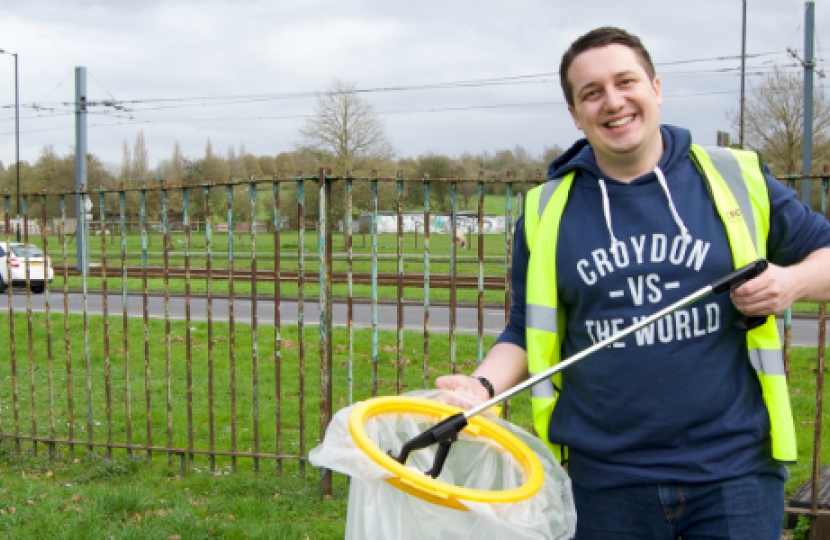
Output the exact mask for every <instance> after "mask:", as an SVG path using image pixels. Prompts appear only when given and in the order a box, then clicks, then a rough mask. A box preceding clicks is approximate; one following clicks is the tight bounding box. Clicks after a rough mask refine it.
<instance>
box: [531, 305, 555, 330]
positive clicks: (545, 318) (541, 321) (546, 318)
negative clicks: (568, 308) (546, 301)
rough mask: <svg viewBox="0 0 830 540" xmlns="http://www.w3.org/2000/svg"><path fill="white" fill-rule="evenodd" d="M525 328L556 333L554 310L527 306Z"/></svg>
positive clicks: (545, 307)
mask: <svg viewBox="0 0 830 540" xmlns="http://www.w3.org/2000/svg"><path fill="white" fill-rule="evenodd" d="M525 317H526V320H525V326H526V327H527V328H533V329H534V330H544V331H545V332H550V333H552V334H555V333H556V308H553V307H550V306H540V305H538V304H527V310H526V312H525Z"/></svg>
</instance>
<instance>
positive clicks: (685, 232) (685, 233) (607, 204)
mask: <svg viewBox="0 0 830 540" xmlns="http://www.w3.org/2000/svg"><path fill="white" fill-rule="evenodd" d="M654 174H655V175H656V176H657V181H658V182H659V183H660V186H661V187H662V188H663V192H665V194H666V199H668V201H669V210H670V211H671V215H672V217H673V218H674V222H675V223H676V224H677V227H678V228H679V229H680V235H681V236H682V237H683V240H684V241H685V242H690V241H691V240H692V236H691V235H690V234H689V229H687V228H686V225H685V224H684V223H683V220H682V219H681V218H680V214H678V213H677V208H675V206H674V201H673V200H672V198H671V192H670V191H669V186H668V185H667V184H666V177H665V176H664V175H663V171H661V170H660V167H654ZM599 190H600V191H601V192H602V213H603V214H604V215H605V225H606V226H607V227H608V234H609V236H611V251H614V250H615V249H616V248H617V244H622V242H620V241H619V240H617V237H616V236H614V228H613V227H612V225H611V199H609V197H608V188H606V187H605V180H603V179H602V178H600V179H599Z"/></svg>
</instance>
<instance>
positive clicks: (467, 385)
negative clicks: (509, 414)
mask: <svg viewBox="0 0 830 540" xmlns="http://www.w3.org/2000/svg"><path fill="white" fill-rule="evenodd" d="M435 387H436V388H438V389H440V390H446V391H447V392H452V393H456V394H463V397H464V398H465V399H464V400H463V401H464V403H456V402H453V403H452V404H453V405H456V406H458V407H462V408H465V409H466V408H469V407H471V406H475V405H478V404H479V403H483V402H485V401H487V400H488V399H490V394H489V393H488V392H487V389H486V388H484V385H482V384H481V382H480V381H479V380H477V379H474V378H472V377H469V376H467V375H444V376H443V377H438V378H437V379H435ZM467 397H469V399H466V398H467Z"/></svg>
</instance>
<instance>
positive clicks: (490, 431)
mask: <svg viewBox="0 0 830 540" xmlns="http://www.w3.org/2000/svg"><path fill="white" fill-rule="evenodd" d="M458 412H461V409H459V408H457V407H453V406H452V405H448V404H446V403H440V402H437V401H430V400H427V399H421V398H414V397H406V396H397V397H378V398H372V399H369V400H366V401H363V402H361V403H359V404H357V405H356V406H355V408H354V410H353V411H352V413H351V415H350V416H349V431H350V432H351V435H352V437H353V438H354V441H355V443H357V446H358V447H359V448H360V449H361V450H363V451H364V452H366V454H367V455H368V456H369V457H370V458H372V460H373V461H375V462H376V463H377V464H378V465H380V466H381V467H383V468H384V469H386V470H387V471H388V472H389V473H391V474H392V476H391V477H390V478H387V479H386V481H387V482H389V483H390V484H392V485H393V486H395V487H396V488H398V489H400V490H402V491H405V492H406V493H409V494H410V495H412V496H414V497H418V498H420V499H424V500H426V501H429V502H431V503H433V504H437V505H440V506H446V507H448V508H454V509H456V510H462V511H465V512H466V511H467V507H466V506H464V504H462V502H461V501H470V502H481V503H514V502H519V501H523V500H525V499H528V498H530V497H532V496H533V495H535V494H536V492H538V491H539V489H540V488H541V487H542V483H543V481H544V470H543V469H542V463H541V462H540V461H539V458H538V457H537V456H536V454H534V453H533V451H532V450H531V449H530V448H528V447H527V445H526V444H524V443H523V442H522V441H521V440H519V439H518V438H517V437H516V436H515V435H513V434H512V433H510V432H509V431H508V430H506V429H504V428H503V427H501V426H499V425H498V424H496V423H495V422H492V421H491V420H488V419H486V418H484V417H481V416H473V417H472V418H470V419H469V420H468V424H467V427H465V428H464V429H463V431H465V432H467V433H468V434H469V435H471V436H482V437H486V438H489V439H491V440H493V441H494V442H496V443H498V444H500V445H501V447H502V448H504V449H505V451H507V452H508V453H509V454H511V455H512V456H513V457H514V458H515V459H516V461H517V462H518V463H519V465H520V466H521V467H522V470H523V472H524V476H525V483H524V484H523V485H522V486H520V487H518V488H514V489H507V490H494V491H485V490H478V489H469V488H464V487H460V486H455V485H452V484H448V483H446V482H440V481H438V480H435V479H433V478H430V477H429V476H427V475H425V474H423V473H422V472H419V471H415V470H412V469H410V468H407V467H405V466H403V465H401V464H400V463H398V462H397V461H396V460H395V459H393V458H391V457H390V456H389V455H387V454H386V452H384V451H383V450H381V449H380V448H378V447H377V446H376V445H375V443H374V442H373V441H372V440H371V439H370V438H369V436H368V435H367V434H366V430H365V429H364V426H365V425H366V422H367V421H368V420H369V419H371V418H373V417H375V416H380V415H382V414H398V415H403V414H422V415H426V416H431V417H435V418H436V419H437V420H438V421H441V420H444V419H445V418H448V417H450V416H452V415H453V414H456V413H458Z"/></svg>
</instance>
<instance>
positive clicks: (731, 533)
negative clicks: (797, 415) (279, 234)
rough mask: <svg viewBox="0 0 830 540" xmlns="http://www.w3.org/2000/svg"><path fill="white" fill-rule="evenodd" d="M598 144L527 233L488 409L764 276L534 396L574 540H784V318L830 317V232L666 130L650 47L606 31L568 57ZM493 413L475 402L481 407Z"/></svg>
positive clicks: (524, 225)
mask: <svg viewBox="0 0 830 540" xmlns="http://www.w3.org/2000/svg"><path fill="white" fill-rule="evenodd" d="M559 74H560V81H561V85H562V90H563V92H564V94H565V99H566V101H567V103H568V110H569V111H570V113H571V117H572V118H573V121H574V123H575V124H576V127H577V128H578V129H579V130H581V131H582V132H583V134H584V136H585V138H584V139H581V140H579V141H577V142H576V143H575V144H574V145H573V146H572V147H571V148H570V149H569V150H568V151H566V152H565V153H564V154H563V155H561V156H560V157H559V158H557V159H556V160H555V161H553V163H551V164H550V167H549V169H548V175H547V178H548V182H546V183H545V184H544V185H542V186H539V187H537V188H535V189H534V190H532V191H531V192H529V193H528V196H527V197H526V206H525V210H524V215H523V217H522V218H521V219H519V220H518V221H517V224H516V234H515V237H516V241H515V244H514V253H513V274H512V280H513V296H512V306H511V311H510V320H509V323H508V324H507V326H506V328H505V329H504V331H503V332H502V334H501V335H500V337H499V338H498V340H497V342H496V344H495V345H494V346H493V347H492V348H491V349H490V351H489V352H488V354H487V356H486V358H485V359H484V360H483V362H482V363H481V365H479V366H478V367H477V368H476V369H475V371H474V372H473V373H472V374H471V375H470V376H467V375H446V376H443V377H439V378H438V379H437V380H436V386H437V387H438V388H441V389H445V390H452V391H460V392H466V393H468V394H470V395H475V396H476V398H477V399H479V400H481V401H483V400H486V399H489V398H490V397H492V396H493V395H494V394H498V393H501V392H503V391H505V390H507V389H509V388H510V387H512V386H514V385H516V384H517V383H519V382H521V381H522V380H525V379H526V378H527V377H528V376H532V375H534V374H536V373H541V372H543V371H545V370H546V369H548V368H549V367H550V366H552V365H555V364H557V363H558V362H559V361H560V360H563V359H565V358H568V357H570V356H572V355H573V354H575V353H578V352H579V351H581V350H584V349H586V348H587V347H589V346H591V345H592V344H593V343H596V342H599V341H601V340H603V339H606V338H608V337H609V336H612V335H614V333H615V332H617V331H619V330H621V329H622V328H624V327H626V326H630V325H631V324H634V323H636V322H637V321H639V320H641V319H643V318H644V317H646V316H648V315H650V314H651V313H654V312H656V311H658V310H659V309H661V308H664V307H666V306H667V305H670V304H671V303H673V302H675V301H677V300H679V299H680V298H682V297H683V296H685V295H687V294H688V293H689V292H692V291H695V290H697V289H699V288H701V287H704V286H706V285H707V284H709V283H711V282H712V281H714V280H715V279H717V278H718V277H720V276H723V275H725V274H727V273H728V272H730V271H732V270H733V269H735V268H739V267H741V266H743V265H744V264H747V263H749V262H751V261H753V260H756V259H758V258H765V259H767V260H768V261H769V263H770V264H769V267H768V268H767V270H766V271H764V272H763V273H762V274H761V275H759V276H758V277H756V278H755V279H753V280H750V281H748V282H747V283H745V284H744V285H742V286H741V287H739V288H737V289H736V290H734V291H733V292H732V293H731V294H730V295H717V296H716V297H709V298H704V299H702V300H699V301H698V302H696V303H694V304H691V305H689V306H687V307H684V308H682V309H679V310H677V311H675V312H674V313H672V314H671V315H669V316H667V317H664V318H662V319H660V320H659V321H657V322H655V323H654V324H652V325H649V326H647V327H645V328H643V329H641V330H639V331H637V332H636V333H634V334H633V335H630V336H627V337H625V338H624V339H621V340H620V341H618V342H616V343H615V344H614V345H613V346H611V347H607V348H605V349H602V350H601V351H599V352H597V353H595V354H594V355H593V356H592V357H591V358H589V359H586V360H585V361H582V362H579V363H577V364H574V365H572V366H569V367H568V368H567V369H565V370H563V371H562V372H559V373H557V374H556V375H554V376H553V377H552V378H551V379H550V380H545V381H543V382H542V383H540V384H537V385H535V386H533V387H532V388H531V405H532V410H533V425H534V428H535V430H536V432H537V434H538V435H539V436H540V438H541V439H542V440H544V441H545V442H547V443H548V446H549V447H550V449H551V451H552V452H553V453H554V455H555V456H556V457H557V459H559V460H560V462H561V463H562V464H563V465H565V466H566V468H567V471H568V474H569V475H570V477H571V481H572V486H573V491H574V500H575V503H576V510H577V533H576V538H577V539H580V540H585V539H588V540H604V539H614V540H621V539H637V540H648V539H654V540H663V539H665V540H674V539H677V538H681V537H682V539H683V540H692V539H695V538H728V539H747V540H778V539H779V538H780V536H781V530H782V524H783V519H784V484H785V481H786V478H787V472H786V468H785V465H786V464H787V463H789V462H793V461H795V459H796V452H795V448H796V444H795V430H794V426H793V421H792V414H791V412H790V405H789V397H788V395H787V386H786V377H785V373H784V363H783V357H782V353H781V348H780V339H779V337H778V332H777V327H776V323H775V320H774V317H773V315H774V314H776V313H781V312H783V311H784V310H786V309H787V308H788V307H789V306H790V305H791V304H792V303H793V302H795V301H799V300H802V301H820V302H826V301H828V300H830V270H828V269H830V224H828V222H827V221H826V220H825V219H824V218H823V217H822V216H820V215H818V214H817V213H814V212H812V211H811V210H810V209H809V208H807V207H806V206H805V205H803V204H802V203H801V202H800V201H798V199H797V197H796V194H795V192H793V191H792V190H789V189H787V188H786V187H784V186H783V185H782V184H781V183H780V182H779V181H778V180H776V179H775V178H774V177H772V175H771V174H770V172H769V170H768V168H767V167H766V166H765V165H764V164H763V163H762V162H761V160H760V158H759V156H758V155H757V154H756V153H754V152H750V151H746V150H734V149H727V148H705V147H700V146H698V145H695V144H692V140H691V134H690V133H689V131H687V130H685V129H682V128H679V127H674V126H670V125H663V124H661V121H660V106H661V104H662V100H663V95H662V92H661V85H660V79H659V77H658V76H657V75H656V72H655V69H654V65H653V63H652V61H651V58H650V55H649V53H648V51H647V50H646V48H645V47H644V46H643V44H642V43H641V41H640V40H639V38H637V37H636V36H634V35H632V34H630V33H628V32H626V31H625V30H622V29H618V28H612V27H602V28H597V29H595V30H592V31H590V32H588V33H587V34H585V35H583V36H582V37H580V38H579V39H577V40H576V41H574V42H573V43H572V44H571V46H570V47H569V49H568V50H567V51H566V52H565V54H564V55H563V57H562V62H561V65H560V70H559ZM479 402H480V401H479Z"/></svg>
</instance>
